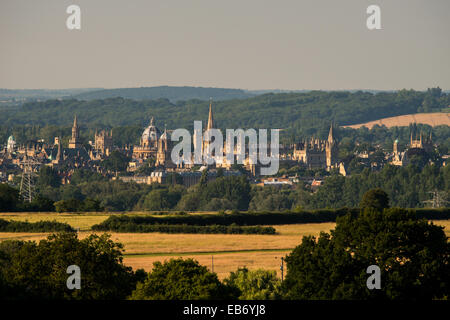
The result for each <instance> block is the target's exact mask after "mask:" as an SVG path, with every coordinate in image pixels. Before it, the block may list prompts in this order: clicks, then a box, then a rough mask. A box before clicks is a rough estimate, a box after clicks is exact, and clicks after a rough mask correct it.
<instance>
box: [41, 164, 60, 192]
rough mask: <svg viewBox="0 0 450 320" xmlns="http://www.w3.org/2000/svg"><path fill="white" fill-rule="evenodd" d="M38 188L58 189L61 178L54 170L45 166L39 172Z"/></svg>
mask: <svg viewBox="0 0 450 320" xmlns="http://www.w3.org/2000/svg"><path fill="white" fill-rule="evenodd" d="M37 184H38V186H42V187H45V186H50V187H53V188H57V187H59V186H60V185H61V178H60V177H59V175H58V172H56V170H54V169H53V168H50V167H48V166H43V167H42V168H41V169H40V170H39V177H38V180H37Z"/></svg>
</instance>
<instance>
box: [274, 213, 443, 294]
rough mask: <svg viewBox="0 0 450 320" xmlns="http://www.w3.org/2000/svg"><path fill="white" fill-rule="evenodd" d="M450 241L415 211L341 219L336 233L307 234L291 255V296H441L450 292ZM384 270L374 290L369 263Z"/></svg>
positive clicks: (286, 290)
mask: <svg viewBox="0 0 450 320" xmlns="http://www.w3.org/2000/svg"><path fill="white" fill-rule="evenodd" d="M449 257H450V244H449V243H448V241H447V237H446V235H445V233H444V231H443V227H439V226H436V225H434V224H433V223H430V222H428V221H427V220H425V219H417V217H416V216H415V213H414V212H413V211H407V210H403V209H398V208H391V209H386V210H384V211H383V212H380V211H378V210H374V209H366V210H364V211H363V212H361V214H359V216H358V217H352V216H351V215H346V216H344V217H339V218H337V222H336V229H335V230H332V231H331V234H328V233H321V234H320V236H319V237H318V239H316V238H315V237H312V236H309V237H304V238H303V241H302V243H301V245H299V246H298V247H296V248H295V249H294V250H293V251H292V253H291V254H290V255H289V256H288V257H287V258H286V263H287V276H286V280H285V281H284V282H283V285H282V287H283V292H284V295H285V297H286V298H288V299H418V300H421V299H440V298H444V297H448V296H449V294H450V278H449V276H450V261H449ZM370 265H377V266H378V267H379V268H380V269H381V289H380V290H369V289H368V288H367V286H366V281H367V279H368V277H369V275H368V274H366V270H367V267H369V266H370Z"/></svg>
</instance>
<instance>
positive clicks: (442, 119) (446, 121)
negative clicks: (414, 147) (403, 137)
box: [344, 112, 450, 129]
mask: <svg viewBox="0 0 450 320" xmlns="http://www.w3.org/2000/svg"><path fill="white" fill-rule="evenodd" d="M412 123H422V124H427V125H430V126H432V127H435V126H440V125H447V126H450V113H444V112H436V113H416V114H407V115H403V116H397V117H389V118H383V119H379V120H374V121H370V122H366V123H359V124H354V125H349V126H344V128H353V129H358V128H361V127H367V128H368V129H372V127H373V126H374V125H379V126H383V125H384V126H386V127H387V128H391V127H407V126H409V125H410V124H412Z"/></svg>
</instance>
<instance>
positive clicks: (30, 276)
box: [0, 233, 142, 299]
mask: <svg viewBox="0 0 450 320" xmlns="http://www.w3.org/2000/svg"><path fill="white" fill-rule="evenodd" d="M121 250H122V245H121V244H119V243H115V242H113V241H112V240H110V239H109V236H108V235H107V234H103V235H102V236H97V235H90V236H89V237H87V238H85V239H83V240H79V239H78V238H77V235H76V234H75V233H61V234H54V235H50V236H49V237H48V238H47V239H46V240H41V241H40V242H39V243H38V244H36V242H32V241H28V242H23V241H4V242H1V243H0V287H1V289H0V299H30V298H31V299H124V298H126V297H127V296H128V295H129V294H130V293H131V291H132V290H133V289H134V288H135V285H136V282H137V280H139V279H140V278H139V275H141V276H142V272H141V271H139V272H138V273H137V274H135V273H134V272H133V271H132V270H131V268H130V267H126V266H125V265H123V263H122V251H121ZM70 265H77V266H79V267H80V270H81V288H82V289H80V290H69V289H68V288H67V285H66V281H67V278H68V277H69V275H68V274H67V267H68V266H70Z"/></svg>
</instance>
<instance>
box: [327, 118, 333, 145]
mask: <svg viewBox="0 0 450 320" xmlns="http://www.w3.org/2000/svg"><path fill="white" fill-rule="evenodd" d="M328 142H329V143H330V144H331V143H334V137H333V123H331V126H330V132H329V133H328Z"/></svg>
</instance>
